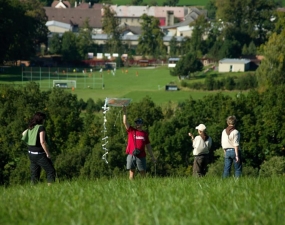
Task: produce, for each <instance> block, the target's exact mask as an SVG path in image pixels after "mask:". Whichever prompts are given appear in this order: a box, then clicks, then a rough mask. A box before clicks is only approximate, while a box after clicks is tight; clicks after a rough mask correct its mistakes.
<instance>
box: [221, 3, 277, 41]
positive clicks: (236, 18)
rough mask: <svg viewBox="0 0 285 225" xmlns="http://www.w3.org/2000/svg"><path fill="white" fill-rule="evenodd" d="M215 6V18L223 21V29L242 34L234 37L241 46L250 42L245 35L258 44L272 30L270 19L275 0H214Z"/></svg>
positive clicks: (265, 38)
mask: <svg viewBox="0 0 285 225" xmlns="http://www.w3.org/2000/svg"><path fill="white" fill-rule="evenodd" d="M216 7H217V12H216V18H217V20H222V21H223V22H224V26H225V27H224V29H230V30H231V31H230V32H231V33H232V31H233V30H235V33H236V34H237V33H240V34H242V35H239V36H238V39H237V38H236V39H237V40H238V41H239V42H240V44H241V46H242V45H243V44H244V43H246V42H247V44H248V43H249V42H250V39H247V40H246V39H245V35H246V36H248V37H250V38H251V39H252V40H254V42H255V43H256V44H257V45H260V44H262V43H264V42H265V41H266V40H267V34H268V32H270V31H272V30H273V26H274V25H273V23H272V22H271V21H270V19H271V17H272V15H273V14H274V11H275V10H276V1H275V0H216Z"/></svg>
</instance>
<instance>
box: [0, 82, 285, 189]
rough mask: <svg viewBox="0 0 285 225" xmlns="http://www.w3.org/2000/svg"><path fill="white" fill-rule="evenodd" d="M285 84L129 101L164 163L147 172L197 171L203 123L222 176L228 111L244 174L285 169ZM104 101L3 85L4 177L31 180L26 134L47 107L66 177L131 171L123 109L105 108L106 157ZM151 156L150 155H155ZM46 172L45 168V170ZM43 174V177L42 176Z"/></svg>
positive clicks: (55, 152)
mask: <svg viewBox="0 0 285 225" xmlns="http://www.w3.org/2000/svg"><path fill="white" fill-rule="evenodd" d="M284 90H285V88H284V86H283V85H281V86H278V87H275V88H269V89H268V90H267V91H265V92H258V91H255V90H251V91H250V92H249V93H248V94H247V95H243V94H240V95H238V96H237V97H235V98H231V97H229V96H226V95H223V94H222V93H217V94H214V95H208V96H206V97H204V98H203V99H200V100H194V99H193V98H192V97H189V99H187V100H185V101H182V102H179V103H178V105H177V106H175V107H174V106H173V104H171V103H169V104H168V105H167V106H165V107H164V108H162V107H160V106H157V105H156V104H155V103H154V102H153V101H152V100H151V98H150V97H148V96H147V97H145V98H144V99H143V100H141V101H140V102H133V103H131V104H130V106H129V107H128V114H129V119H130V122H131V123H132V121H133V120H134V119H135V118H136V117H138V116H140V117H142V118H143V119H144V121H145V129H146V130H147V131H148V132H149V135H150V140H151V144H152V147H153V150H154V154H155V155H156V157H157V159H158V162H157V165H154V164H152V163H149V166H148V172H149V174H150V175H154V174H155V175H157V176H162V177H163V176H172V175H173V176H188V175H191V174H192V163H193V157H192V147H191V140H190V139H189V137H188V136H187V134H188V132H193V133H195V132H196V131H195V126H196V125H198V124H199V123H204V124H206V126H207V132H208V134H209V135H210V136H211V137H212V138H213V141H214V142H213V147H212V150H211V164H210V166H209V171H208V174H209V175H211V176H221V174H222V168H223V151H222V149H221V145H220V137H221V132H222V130H223V129H224V128H225V126H226V118H227V116H228V115H233V114H234V115H236V116H237V118H238V125H237V129H238V130H239V131H240V133H241V147H242V150H243V162H244V176H258V175H261V176H271V175H274V174H284V172H285V167H284V166H285V164H284V156H285V129H284V128H285V127H284V126H285V125H284V124H285V116H284V113H283V109H284V107H285V103H284V101H283V96H284V94H285V93H284V92H285V91H284ZM103 104H104V101H103V100H100V99H99V100H97V101H96V102H95V101H94V100H93V99H88V100H87V101H86V102H85V101H83V100H82V99H78V98H77V96H76V95H74V94H70V93H67V92H65V91H64V90H62V89H57V88H54V89H52V90H48V91H40V88H39V85H38V84H36V83H29V84H27V85H26V86H20V87H13V86H2V87H1V91H0V106H1V107H0V115H1V116H0V130H1V133H0V157H1V161H0V181H1V184H2V185H13V184H21V183H26V182H29V180H30V173H29V160H28V153H27V147H26V146H25V144H24V143H23V142H22V141H21V133H22V132H23V130H25V129H26V128H27V124H28V121H29V119H30V118H31V116H32V115H33V114H34V113H35V112H36V111H43V112H45V113H46V114H47V116H48V119H47V120H46V124H45V126H46V130H47V134H48V135H49V138H50V140H51V144H50V145H51V146H50V149H51V154H52V160H53V162H54V164H55V167H56V170H57V176H58V178H59V179H60V180H64V179H76V178H84V179H96V178H101V177H115V176H125V175H126V170H125V160H126V156H125V148H126V139H127V135H126V132H125V130H124V129H123V126H122V118H121V117H122V114H121V109H120V108H111V110H110V111H108V113H107V124H106V126H107V130H108V134H107V135H108V137H109V139H108V141H109V143H108V146H107V148H108V149H109V154H108V155H107V157H108V161H109V163H108V164H106V163H105V161H104V160H102V155H103V153H104V151H103V150H102V146H101V145H102V135H103V133H102V130H103V127H102V126H103V113H102V111H101V109H102V106H103ZM149 162H151V161H149ZM43 175H44V174H43ZM43 179H44V178H43Z"/></svg>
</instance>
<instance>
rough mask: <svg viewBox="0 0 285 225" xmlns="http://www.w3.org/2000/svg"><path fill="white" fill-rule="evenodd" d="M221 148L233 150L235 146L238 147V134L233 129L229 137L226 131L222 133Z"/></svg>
mask: <svg viewBox="0 0 285 225" xmlns="http://www.w3.org/2000/svg"><path fill="white" fill-rule="evenodd" d="M221 139H222V140H221V143H222V148H223V149H226V148H234V147H236V146H239V139H240V134H239V131H238V130H236V129H234V130H233V131H232V132H231V133H230V135H227V132H226V129H224V130H223V132H222V138H221Z"/></svg>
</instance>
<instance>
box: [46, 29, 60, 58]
mask: <svg viewBox="0 0 285 225" xmlns="http://www.w3.org/2000/svg"><path fill="white" fill-rule="evenodd" d="M48 46H49V52H50V53H51V54H61V38H60V36H59V34H53V35H52V37H51V38H50V39H49V45H48Z"/></svg>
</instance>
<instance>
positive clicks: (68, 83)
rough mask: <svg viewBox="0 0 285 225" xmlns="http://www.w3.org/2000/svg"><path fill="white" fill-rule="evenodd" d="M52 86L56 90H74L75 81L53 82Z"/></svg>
mask: <svg viewBox="0 0 285 225" xmlns="http://www.w3.org/2000/svg"><path fill="white" fill-rule="evenodd" d="M52 86H53V87H58V88H76V80H53V81H52Z"/></svg>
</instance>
